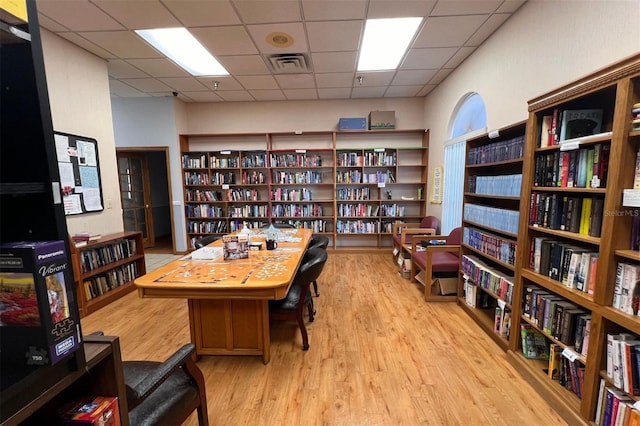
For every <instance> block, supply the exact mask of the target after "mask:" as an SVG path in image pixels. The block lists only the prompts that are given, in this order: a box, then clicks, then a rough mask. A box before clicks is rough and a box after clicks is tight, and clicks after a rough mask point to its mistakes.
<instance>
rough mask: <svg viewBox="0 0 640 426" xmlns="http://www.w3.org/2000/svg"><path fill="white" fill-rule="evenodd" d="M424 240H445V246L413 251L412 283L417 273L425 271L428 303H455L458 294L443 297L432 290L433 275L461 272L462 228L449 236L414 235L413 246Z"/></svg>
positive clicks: (425, 297)
mask: <svg viewBox="0 0 640 426" xmlns="http://www.w3.org/2000/svg"><path fill="white" fill-rule="evenodd" d="M422 240H444V241H445V244H444V245H429V246H427V247H426V249H425V250H422V251H417V250H413V253H412V254H411V281H412V282H415V281H416V278H415V277H416V273H417V271H418V269H419V270H421V271H424V275H425V278H424V299H425V300H426V301H427V302H455V300H456V299H457V294H454V295H442V294H439V290H438V289H437V288H435V289H432V286H431V283H432V279H433V278H432V276H433V274H434V273H435V274H452V275H455V276H457V274H458V273H459V271H460V244H461V243H462V228H461V227H459V228H455V229H453V230H452V231H451V233H449V235H414V236H413V239H412V245H413V246H414V247H415V245H416V244H420V241H422Z"/></svg>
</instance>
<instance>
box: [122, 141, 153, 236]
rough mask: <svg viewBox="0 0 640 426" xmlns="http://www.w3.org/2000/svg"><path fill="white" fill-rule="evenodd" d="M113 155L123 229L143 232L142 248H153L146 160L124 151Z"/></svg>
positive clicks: (143, 156)
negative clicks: (118, 184) (115, 163)
mask: <svg viewBox="0 0 640 426" xmlns="http://www.w3.org/2000/svg"><path fill="white" fill-rule="evenodd" d="M116 155H117V158H118V177H119V182H120V201H121V202H122V220H123V222H124V230H125V231H140V232H142V240H143V244H144V247H152V246H153V245H154V244H155V241H154V235H153V215H152V214H151V193H150V189H149V188H150V187H149V169H148V168H147V158H146V156H145V155H144V154H141V153H136V152H127V151H118V152H117V154H116Z"/></svg>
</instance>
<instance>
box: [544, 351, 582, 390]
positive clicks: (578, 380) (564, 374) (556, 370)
mask: <svg viewBox="0 0 640 426" xmlns="http://www.w3.org/2000/svg"><path fill="white" fill-rule="evenodd" d="M563 353H564V348H563V347H562V346H560V345H558V344H556V343H551V344H549V367H548V371H547V374H548V376H549V378H550V379H551V380H554V381H557V382H558V383H559V384H560V385H561V386H563V387H565V388H566V389H568V390H570V391H571V392H573V393H575V394H576V395H577V396H578V398H582V391H583V389H584V371H585V366H584V364H582V362H580V360H578V359H575V360H571V359H569V358H567V357H566V356H563Z"/></svg>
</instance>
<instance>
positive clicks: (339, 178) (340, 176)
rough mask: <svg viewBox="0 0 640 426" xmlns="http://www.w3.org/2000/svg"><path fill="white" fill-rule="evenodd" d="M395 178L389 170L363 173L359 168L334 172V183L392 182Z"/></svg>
mask: <svg viewBox="0 0 640 426" xmlns="http://www.w3.org/2000/svg"><path fill="white" fill-rule="evenodd" d="M395 181H396V179H395V177H394V176H393V173H391V171H390V170H387V171H384V172H381V171H379V172H375V173H363V172H361V171H360V170H348V171H342V172H340V171H339V172H336V183H387V182H389V183H393V182H395Z"/></svg>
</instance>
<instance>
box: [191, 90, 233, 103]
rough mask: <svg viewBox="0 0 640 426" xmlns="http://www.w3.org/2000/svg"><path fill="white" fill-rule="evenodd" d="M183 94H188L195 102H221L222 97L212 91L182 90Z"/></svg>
mask: <svg viewBox="0 0 640 426" xmlns="http://www.w3.org/2000/svg"><path fill="white" fill-rule="evenodd" d="M183 95H185V96H188V97H189V98H191V99H193V100H194V101H195V102H222V101H223V99H222V98H221V97H219V96H218V95H216V94H215V93H213V92H184V93H183Z"/></svg>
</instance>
